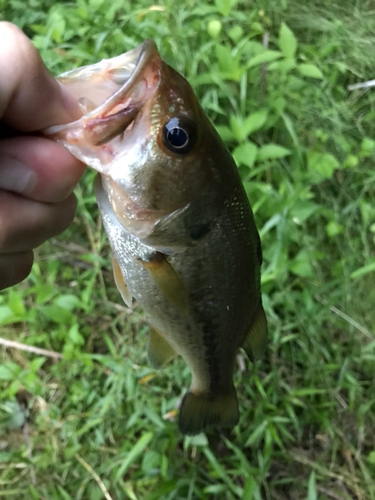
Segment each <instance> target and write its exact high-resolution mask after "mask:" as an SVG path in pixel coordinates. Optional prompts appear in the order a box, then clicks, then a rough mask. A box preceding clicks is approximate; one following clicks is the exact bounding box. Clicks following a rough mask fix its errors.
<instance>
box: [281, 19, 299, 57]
mask: <svg viewBox="0 0 375 500" xmlns="http://www.w3.org/2000/svg"><path fill="white" fill-rule="evenodd" d="M279 47H280V50H281V52H282V53H283V56H284V57H286V58H294V56H295V54H296V50H297V39H296V37H295V36H294V33H293V31H292V30H291V29H290V28H289V27H288V26H287V25H286V24H285V23H282V24H281V28H280V31H279Z"/></svg>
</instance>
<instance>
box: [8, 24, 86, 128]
mask: <svg viewBox="0 0 375 500" xmlns="http://www.w3.org/2000/svg"><path fill="white" fill-rule="evenodd" d="M0 40H1V58H0V88H1V93H0V117H2V119H3V120H4V121H5V122H6V123H7V124H8V125H10V126H12V127H14V128H16V129H17V130H22V131H24V132H30V131H35V130H40V129H42V128H45V127H48V126H51V125H56V124H61V123H68V122H69V121H72V120H75V119H77V118H78V117H79V116H81V113H80V110H79V106H78V103H77V102H76V100H75V99H74V98H73V97H72V96H71V94H70V93H69V91H68V90H66V89H65V88H64V87H63V86H62V85H60V84H59V82H58V81H57V80H55V79H54V78H53V76H52V75H51V74H50V73H49V72H48V71H47V69H46V67H45V66H44V64H43V62H42V59H41V58H40V56H39V54H38V51H37V50H36V48H35V47H34V45H33V44H32V43H31V42H30V40H29V39H28V38H27V36H26V35H25V34H24V33H23V32H22V31H21V30H20V29H19V28H17V27H16V26H14V25H13V24H11V23H8V22H0Z"/></svg>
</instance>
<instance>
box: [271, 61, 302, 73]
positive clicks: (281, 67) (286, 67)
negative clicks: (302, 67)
mask: <svg viewBox="0 0 375 500" xmlns="http://www.w3.org/2000/svg"><path fill="white" fill-rule="evenodd" d="M295 67H296V60H295V59H282V60H280V61H274V62H272V63H271V64H270V65H269V66H268V70H269V71H280V72H281V73H283V74H286V73H289V71H291V70H292V69H294V68H295Z"/></svg>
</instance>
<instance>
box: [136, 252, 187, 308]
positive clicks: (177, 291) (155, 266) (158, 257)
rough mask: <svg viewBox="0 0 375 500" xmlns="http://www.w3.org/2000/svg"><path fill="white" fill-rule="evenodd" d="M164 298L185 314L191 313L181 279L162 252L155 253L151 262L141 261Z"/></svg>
mask: <svg viewBox="0 0 375 500" xmlns="http://www.w3.org/2000/svg"><path fill="white" fill-rule="evenodd" d="M140 261H141V262H142V264H143V265H144V267H145V268H146V269H147V271H148V272H149V273H150V275H151V277H152V279H153V280H154V282H155V284H156V285H157V286H158V288H159V289H160V291H161V293H162V294H163V295H164V297H165V298H166V299H167V300H168V301H169V302H170V303H171V304H172V305H173V306H174V307H175V308H176V309H179V310H180V311H182V312H183V313H185V314H188V312H189V306H188V298H187V294H186V290H185V287H184V284H183V283H182V281H181V279H180V277H179V276H178V274H177V273H176V271H175V270H174V269H173V267H172V266H171V264H170V263H169V262H168V260H167V258H166V256H165V255H164V254H162V253H161V252H155V253H154V254H153V256H152V258H151V259H150V260H149V261H144V260H142V259H140Z"/></svg>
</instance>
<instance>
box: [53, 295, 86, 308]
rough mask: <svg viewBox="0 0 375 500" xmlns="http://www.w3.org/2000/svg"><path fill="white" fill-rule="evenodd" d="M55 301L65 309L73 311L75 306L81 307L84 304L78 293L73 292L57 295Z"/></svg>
mask: <svg viewBox="0 0 375 500" xmlns="http://www.w3.org/2000/svg"><path fill="white" fill-rule="evenodd" d="M54 303H55V304H56V305H57V306H59V307H62V308H63V309H66V310H68V311H72V310H73V309H75V308H81V307H82V304H81V301H80V300H79V298H78V297H77V296H76V295H73V294H70V293H69V294H64V295H59V296H58V297H56V299H55V300H54Z"/></svg>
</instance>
